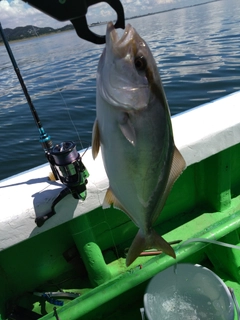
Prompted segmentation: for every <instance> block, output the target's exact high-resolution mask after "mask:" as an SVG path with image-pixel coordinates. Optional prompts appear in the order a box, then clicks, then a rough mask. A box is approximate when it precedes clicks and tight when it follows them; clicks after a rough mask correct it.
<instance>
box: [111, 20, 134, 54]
mask: <svg viewBox="0 0 240 320" xmlns="http://www.w3.org/2000/svg"><path fill="white" fill-rule="evenodd" d="M135 35H136V31H135V29H134V28H133V27H132V26H131V25H130V24H127V25H126V27H125V30H124V32H123V35H122V36H121V37H119V35H118V32H117V30H116V29H115V28H114V25H113V23H112V22H109V23H108V24H107V32H106V45H107V46H111V47H112V48H113V49H116V48H118V49H123V48H125V47H126V46H127V45H129V43H130V42H131V41H133V39H134V36H135Z"/></svg>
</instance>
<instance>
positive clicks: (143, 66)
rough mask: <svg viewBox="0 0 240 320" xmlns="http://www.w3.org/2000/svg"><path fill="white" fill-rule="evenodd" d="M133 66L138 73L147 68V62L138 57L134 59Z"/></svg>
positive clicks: (142, 57)
mask: <svg viewBox="0 0 240 320" xmlns="http://www.w3.org/2000/svg"><path fill="white" fill-rule="evenodd" d="M134 64H135V67H136V69H137V70H138V71H143V70H145V69H146V67H147V60H146V59H145V58H144V56H139V57H136V58H135V60H134Z"/></svg>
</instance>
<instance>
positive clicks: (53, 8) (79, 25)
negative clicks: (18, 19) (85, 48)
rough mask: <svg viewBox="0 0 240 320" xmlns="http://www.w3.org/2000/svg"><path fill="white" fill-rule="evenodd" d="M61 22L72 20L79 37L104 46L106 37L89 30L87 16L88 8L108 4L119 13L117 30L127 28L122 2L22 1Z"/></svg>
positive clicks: (111, 0)
mask: <svg viewBox="0 0 240 320" xmlns="http://www.w3.org/2000/svg"><path fill="white" fill-rule="evenodd" d="M22 1H24V2H27V3H28V4H30V5H31V6H33V7H35V8H36V9H38V10H40V11H42V12H44V13H46V14H48V15H49V16H51V17H53V18H54V19H57V20H59V21H67V20H70V21H71V22H72V24H73V26H74V28H75V30H76V32H77V34H78V36H79V37H80V38H82V39H85V40H87V41H90V42H93V43H96V44H103V43H105V42H106V39H105V36H101V35H98V34H96V33H94V32H92V31H91V30H89V28H88V24H87V19H86V14H87V9H88V7H90V6H92V5H94V4H97V3H100V2H106V3H107V4H109V6H110V7H112V8H113V10H115V11H116V13H117V21H116V23H115V28H123V29H124V28H125V19H124V10H123V6H122V3H121V1H120V0H22Z"/></svg>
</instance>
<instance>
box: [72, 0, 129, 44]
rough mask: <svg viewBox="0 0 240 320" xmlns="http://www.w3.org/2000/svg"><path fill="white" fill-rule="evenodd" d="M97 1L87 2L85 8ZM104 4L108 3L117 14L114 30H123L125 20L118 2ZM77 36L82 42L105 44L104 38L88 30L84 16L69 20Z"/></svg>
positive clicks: (109, 1)
mask: <svg viewBox="0 0 240 320" xmlns="http://www.w3.org/2000/svg"><path fill="white" fill-rule="evenodd" d="M98 2H99V1H98V0H89V1H88V2H87V6H90V5H93V4H96V3H98ZM104 2H106V3H108V4H109V5H110V6H111V7H112V8H113V9H114V10H115V11H116V13H117V21H116V23H115V25H114V26H115V28H122V29H124V28H125V19H124V10H123V6H122V4H121V2H120V0H104ZM71 22H72V24H73V26H74V28H75V30H76V32H77V34H78V36H79V37H80V38H82V39H84V40H87V41H90V42H93V43H96V44H103V43H105V42H106V37H105V36H101V35H98V34H96V33H94V32H92V31H91V30H90V29H89V28H88V24H87V19H86V16H85V15H84V16H82V17H79V18H77V19H72V20H71Z"/></svg>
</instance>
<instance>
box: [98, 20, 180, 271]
mask: <svg viewBox="0 0 240 320" xmlns="http://www.w3.org/2000/svg"><path fill="white" fill-rule="evenodd" d="M100 146H101V151H102V156H103V161H104V166H105V170H106V173H107V176H108V179H109V189H108V191H107V194H106V197H105V200H104V202H105V204H104V206H106V205H109V204H113V205H114V206H115V207H117V208H120V209H121V210H123V211H124V212H125V213H126V214H127V215H128V216H129V217H130V218H131V220H132V221H133V222H134V223H135V224H136V226H137V227H138V228H139V232H138V233H137V236H136V237H135V239H134V241H133V243H132V245H131V247H130V249H129V252H128V255H127V259H126V264H127V265H130V264H131V263H132V262H133V261H134V260H135V259H136V258H137V257H138V256H139V254H140V253H141V252H142V251H143V250H145V249H149V248H156V249H159V250H163V251H164V252H165V253H167V254H168V255H170V256H172V257H175V253H174V250H173V249H172V247H171V246H170V245H169V244H168V243H167V242H166V241H165V240H164V239H163V238H162V237H161V236H160V235H158V234H157V233H156V232H155V231H154V229H153V227H152V226H153V224H154V222H155V221H156V219H157V218H158V216H159V214H160V212H161V210H162V208H163V206H164V204H165V201H166V199H167V196H168V194H169V192H170V190H171V187H172V185H173V183H174V182H175V180H176V179H177V178H178V176H179V175H180V174H181V172H182V171H183V169H184V168H185V161H184V159H183V158H182V156H181V154H180V153H179V151H178V150H177V149H176V147H175V145H174V139H173V132H172V125H171V117H170V112H169V107H168V103H167V99H166V97H165V93H164V90H163V86H162V83H161V79H160V76H159V73H158V69H157V66H156V63H155V60H154V58H153V56H152V53H151V51H150V49H149V47H148V46H147V44H146V43H145V41H144V40H143V39H142V38H141V37H140V36H139V35H138V33H137V32H136V30H135V29H134V28H133V27H132V26H131V25H127V26H126V29H125V31H124V34H123V36H122V37H121V38H120V39H119V37H118V34H117V32H116V30H115V29H114V26H113V24H112V23H109V24H108V26H107V33H106V48H105V49H104V51H103V54H102V56H101V58H100V61H99V65H98V72H97V117H96V122H95V124H94V129H93V141H92V151H93V157H94V158H95V157H96V156H97V154H98V150H99V148H100Z"/></svg>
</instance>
